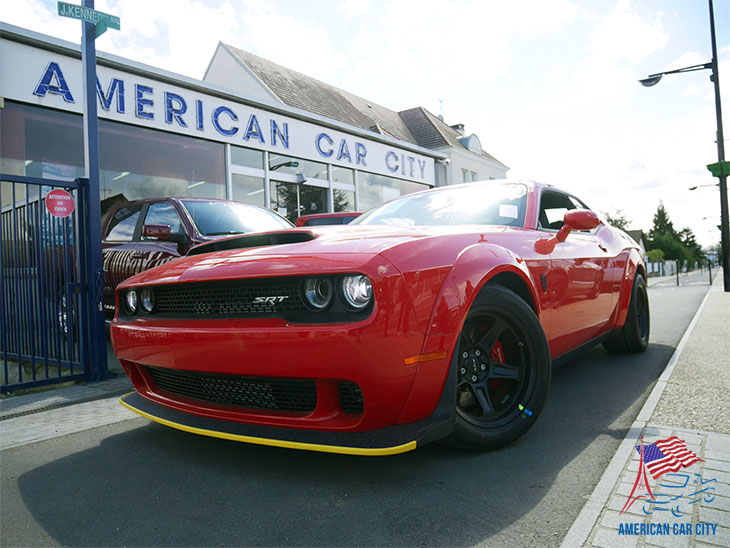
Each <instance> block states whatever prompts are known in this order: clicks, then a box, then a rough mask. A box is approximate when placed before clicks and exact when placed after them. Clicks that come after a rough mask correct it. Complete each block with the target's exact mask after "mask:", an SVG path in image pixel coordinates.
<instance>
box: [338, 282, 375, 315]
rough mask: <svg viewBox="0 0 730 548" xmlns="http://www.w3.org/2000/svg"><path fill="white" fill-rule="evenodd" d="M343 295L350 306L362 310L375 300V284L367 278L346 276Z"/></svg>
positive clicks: (343, 283)
mask: <svg viewBox="0 0 730 548" xmlns="http://www.w3.org/2000/svg"><path fill="white" fill-rule="evenodd" d="M342 294H343V296H344V297H345V302H346V303H347V304H348V305H349V306H351V307H352V308H354V309H355V310H362V309H363V308H365V307H366V306H367V305H369V304H370V302H371V301H372V300H373V284H372V283H370V279H369V278H368V277H367V276H361V275H358V276H345V277H344V278H342Z"/></svg>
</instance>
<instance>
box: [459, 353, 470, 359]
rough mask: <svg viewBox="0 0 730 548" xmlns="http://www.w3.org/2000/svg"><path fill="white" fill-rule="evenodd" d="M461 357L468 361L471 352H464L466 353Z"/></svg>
mask: <svg viewBox="0 0 730 548" xmlns="http://www.w3.org/2000/svg"><path fill="white" fill-rule="evenodd" d="M461 357H462V358H464V359H467V358H468V357H469V352H464V353H463V354H462V355H461Z"/></svg>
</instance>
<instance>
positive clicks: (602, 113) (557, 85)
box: [0, 0, 730, 247]
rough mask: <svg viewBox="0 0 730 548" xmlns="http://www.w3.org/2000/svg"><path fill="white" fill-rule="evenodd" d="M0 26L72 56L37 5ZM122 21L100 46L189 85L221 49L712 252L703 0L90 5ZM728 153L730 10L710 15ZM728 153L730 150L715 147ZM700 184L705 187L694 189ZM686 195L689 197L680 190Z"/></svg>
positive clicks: (714, 208) (5, 1) (62, 34)
mask: <svg viewBox="0 0 730 548" xmlns="http://www.w3.org/2000/svg"><path fill="white" fill-rule="evenodd" d="M0 4H1V5H2V10H1V11H0V20H2V21H3V22H6V23H10V24H13V25H17V26H20V27H23V28H26V29H30V30H34V31H37V32H41V33H44V34H48V35H51V36H54V37H57V38H62V39H65V40H69V41H71V42H76V43H78V42H79V40H80V35H81V27H80V25H81V24H80V22H78V21H75V20H71V19H66V18H62V17H59V16H58V15H57V7H56V6H57V3H56V2H55V1H50V0H0ZM95 7H96V9H97V10H100V11H103V12H106V13H110V14H113V15H117V16H119V17H120V18H121V30H120V31H115V30H108V31H107V32H106V33H105V34H104V35H103V36H101V37H100V38H99V39H98V40H97V49H98V50H100V51H104V52H107V53H112V54H115V55H119V56H122V57H125V58H127V59H131V60H134V61H138V62H142V63H146V64H148V65H152V66H155V67H158V68H162V69H164V70H168V71H171V72H176V73H179V74H183V75H186V76H189V77H192V78H198V79H202V77H203V74H204V73H205V70H206V68H207V66H208V63H209V62H210V59H211V57H212V56H213V53H214V51H215V48H216V46H217V44H218V42H219V41H222V42H225V43H228V44H231V45H233V46H236V47H238V48H240V49H243V50H247V51H250V52H252V53H254V54H256V55H259V56H261V57H264V58H266V59H269V60H271V61H274V62H276V63H279V64H281V65H284V66H286V67H289V68H291V69H294V70H296V71H299V72H302V73H304V74H307V75H309V76H312V77H314V78H318V79H320V80H322V81H324V82H326V83H328V84H331V85H334V86H337V87H339V88H342V89H345V90H347V91H349V92H351V93H354V94H356V95H359V96H361V97H365V98H367V99H369V100H370V101H372V102H375V103H378V104H380V105H383V106H386V107H388V108H390V109H392V110H396V111H399V110H404V109H408V108H412V107H416V106H423V107H425V108H426V109H428V110H430V111H431V112H433V113H434V114H442V115H443V116H444V118H445V120H446V122H447V123H449V124H456V123H463V124H464V125H465V130H466V133H467V134H471V133H475V134H476V135H477V136H478V137H479V139H480V141H481V143H482V146H483V148H484V149H485V150H486V151H487V152H489V153H490V154H491V155H493V156H495V157H496V158H498V159H499V160H500V161H501V162H502V163H504V164H506V165H507V166H509V167H510V170H509V172H508V177H509V178H516V179H531V180H537V181H541V182H545V183H550V184H553V185H556V186H558V187H561V188H563V189H565V190H568V191H571V192H573V193H575V194H576V195H577V196H578V197H579V198H581V199H582V200H583V201H585V202H586V203H587V204H588V205H589V206H590V207H591V208H592V209H594V210H596V211H599V212H602V213H606V212H608V213H611V214H614V213H616V212H617V210H621V212H622V213H623V215H625V216H626V217H627V218H628V219H629V221H630V223H629V224H630V227H631V228H635V229H643V230H645V231H648V230H649V229H650V228H651V225H652V218H653V215H654V213H655V212H656V209H657V206H658V205H659V202H660V200H661V201H662V202H663V204H664V206H665V208H666V209H667V211H668V213H669V217H670V219H671V220H672V221H673V223H674V226H675V228H676V229H677V230H679V229H681V228H684V227H689V228H691V229H692V230H693V232H694V233H695V235H696V237H697V240H698V241H699V242H700V243H701V244H702V245H704V246H706V247H707V246H712V245H714V244H716V243H718V242H719V240H720V232H719V230H718V229H717V225H718V224H719V222H720V193H719V189H718V188H717V187H716V186H713V185H714V184H715V183H716V182H717V179H714V178H713V177H712V175H711V174H710V173H709V171H707V169H706V167H705V166H706V165H707V164H710V163H714V162H716V161H717V145H716V128H717V126H716V117H715V99H714V88H713V85H712V82H711V81H710V78H709V76H710V71H708V70H702V71H697V72H691V73H685V74H679V75H669V76H666V77H664V79H663V80H662V81H661V82H660V83H659V84H658V85H656V86H654V87H651V88H645V87H643V86H641V85H640V84H639V83H638V80H639V79H640V78H644V77H646V76H647V75H648V74H652V73H656V72H661V71H666V70H671V69H676V68H682V67H686V66H690V65H695V64H702V63H706V62H709V61H710V60H711V58H712V51H711V42H710V24H709V9H708V3H707V2H706V1H704V0H520V1H506V0H440V1H436V0H415V1H411V0H97V2H96V6H95ZM714 9H715V23H716V30H717V47H718V58H719V62H720V67H719V75H720V83H721V84H722V86H723V87H722V90H723V92H722V100H723V105H724V106H725V112H724V116H723V119H724V126H725V128H726V129H725V132H726V139H725V142H726V144H730V139H728V138H727V136H728V135H730V115H729V114H728V112H730V0H715V1H714ZM728 148H729V149H730V145H729V147H728ZM701 185H708V186H701ZM692 186H698V187H699V188H697V189H696V190H694V191H690V190H688V189H689V187H692Z"/></svg>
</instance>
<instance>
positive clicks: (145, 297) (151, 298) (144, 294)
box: [139, 289, 155, 313]
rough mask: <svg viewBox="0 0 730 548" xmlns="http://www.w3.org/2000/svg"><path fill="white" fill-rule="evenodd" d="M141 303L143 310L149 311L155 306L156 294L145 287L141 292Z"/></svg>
mask: <svg viewBox="0 0 730 548" xmlns="http://www.w3.org/2000/svg"><path fill="white" fill-rule="evenodd" d="M139 301H140V302H139V304H140V306H141V307H142V310H144V311H145V312H147V313H149V312H152V309H153V308H154V307H155V294H154V293H153V292H152V290H151V289H143V290H142V291H141V292H140V294H139Z"/></svg>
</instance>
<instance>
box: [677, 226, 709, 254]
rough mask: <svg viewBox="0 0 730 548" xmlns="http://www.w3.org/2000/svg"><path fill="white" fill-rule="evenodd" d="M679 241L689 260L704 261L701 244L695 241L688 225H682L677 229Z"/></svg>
mask: <svg viewBox="0 0 730 548" xmlns="http://www.w3.org/2000/svg"><path fill="white" fill-rule="evenodd" d="M679 241H680V242H682V245H683V246H684V248H685V250H686V251H687V253H688V255H689V258H690V260H691V261H704V260H705V252H704V251H702V246H701V245H700V244H698V243H697V239H696V238H695V235H694V232H692V229H691V228H689V227H684V228H683V229H682V230H680V231H679Z"/></svg>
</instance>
